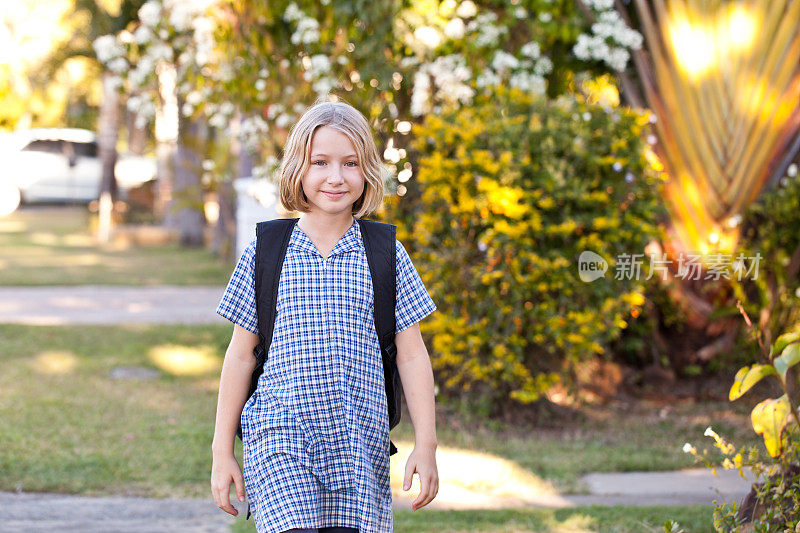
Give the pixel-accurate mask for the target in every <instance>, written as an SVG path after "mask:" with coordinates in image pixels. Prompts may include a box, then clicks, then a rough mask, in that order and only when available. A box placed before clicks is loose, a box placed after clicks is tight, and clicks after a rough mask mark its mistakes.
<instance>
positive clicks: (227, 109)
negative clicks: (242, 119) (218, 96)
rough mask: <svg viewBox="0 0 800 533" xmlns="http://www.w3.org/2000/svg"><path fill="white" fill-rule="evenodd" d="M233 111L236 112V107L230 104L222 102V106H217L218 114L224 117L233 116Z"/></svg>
mask: <svg viewBox="0 0 800 533" xmlns="http://www.w3.org/2000/svg"><path fill="white" fill-rule="evenodd" d="M234 111H236V106H235V105H233V104H232V103H231V102H222V104H221V105H220V106H219V112H220V113H221V114H223V115H225V116H226V117H230V116H231V115H233V113H234Z"/></svg>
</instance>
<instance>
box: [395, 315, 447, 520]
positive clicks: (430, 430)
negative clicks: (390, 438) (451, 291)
mask: <svg viewBox="0 0 800 533" xmlns="http://www.w3.org/2000/svg"><path fill="white" fill-rule="evenodd" d="M395 346H397V370H398V371H399V372H400V381H402V383H403V393H404V394H405V397H406V403H407V404H408V412H409V414H410V415H411V423H412V424H413V426H414V451H412V452H411V455H410V456H409V457H408V462H407V463H406V470H405V477H404V479H403V490H408V489H410V488H411V478H412V477H413V475H414V472H415V471H416V472H417V474H418V475H419V481H420V493H419V496H418V497H417V499H416V500H414V503H413V504H412V508H413V509H414V510H415V511H416V510H417V509H419V508H420V507H423V506H425V505H427V504H428V503H429V502H430V501H431V500H433V498H434V497H436V494H437V493H438V492H439V473H438V470H437V468H436V447H437V446H438V442H437V439H436V410H435V401H434V393H433V369H432V368H431V360H430V357H429V356H428V350H427V349H426V348H425V342H424V341H423V340H422V334H421V333H420V329H419V323H418V322H417V323H415V324H414V325H412V326H410V327H408V328H406V329H404V330H403V331H401V332H400V333H398V334H397V335H396V336H395Z"/></svg>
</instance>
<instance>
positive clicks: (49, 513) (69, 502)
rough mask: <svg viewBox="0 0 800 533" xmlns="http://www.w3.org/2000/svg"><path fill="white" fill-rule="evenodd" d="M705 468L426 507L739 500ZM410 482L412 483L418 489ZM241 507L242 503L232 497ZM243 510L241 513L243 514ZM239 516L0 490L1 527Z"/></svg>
mask: <svg viewBox="0 0 800 533" xmlns="http://www.w3.org/2000/svg"><path fill="white" fill-rule="evenodd" d="M718 474H719V477H714V476H713V475H712V474H711V472H710V471H709V470H707V469H703V468H698V469H688V470H682V471H677V472H630V473H614V474H590V475H588V476H585V477H584V478H583V481H584V482H585V484H586V486H587V487H588V489H589V494H580V495H554V494H549V493H542V494H519V495H518V497H516V498H491V497H487V495H486V494H484V493H482V492H481V491H479V490H470V489H462V490H454V489H453V488H452V486H451V487H445V485H444V484H443V485H442V488H440V490H439V494H438V495H437V497H436V499H435V500H434V501H433V502H431V503H430V504H429V505H428V506H427V508H429V509H439V510H444V509H461V510H464V509H497V508H510V507H576V506H584V505H636V506H643V505H697V504H711V503H712V502H713V501H714V500H715V499H716V500H719V501H726V502H728V501H732V500H738V501H741V499H742V497H743V496H744V495H745V494H746V493H747V492H748V491H749V484H748V482H747V481H745V480H744V479H742V478H741V477H740V476H739V474H738V473H736V472H733V471H724V470H719V471H718ZM417 488H418V487H417V486H416V484H415V486H414V487H413V489H417ZM413 489H412V491H410V492H412V493H411V494H408V493H405V494H402V495H395V496H394V497H393V502H394V508H395V509H410V508H411V502H412V500H413V499H414V498H416V495H417V494H416V490H413ZM233 503H234V505H235V506H236V508H237V509H239V512H240V513H244V512H246V509H247V504H246V503H245V504H243V503H239V502H233ZM240 516H244V515H242V514H240ZM235 521H236V518H234V517H232V516H230V515H227V514H225V513H223V512H222V511H220V510H219V509H218V508H217V507H216V506H215V505H214V503H213V501H211V499H210V497H209V499H207V500H205V499H156V498H124V497H102V498H97V497H86V496H72V495H61V494H36V493H21V494H17V493H11V492H0V532H12V531H13V532H17V531H25V532H31V533H39V532H45V531H48V532H49V531H81V532H84V533H101V532H103V533H105V532H109V531H115V532H120V533H133V532H136V533H168V532H169V533H172V532H178V531H180V532H187V533H212V532H214V533H215V532H228V531H230V526H231V525H232V524H233V523H234V522H235Z"/></svg>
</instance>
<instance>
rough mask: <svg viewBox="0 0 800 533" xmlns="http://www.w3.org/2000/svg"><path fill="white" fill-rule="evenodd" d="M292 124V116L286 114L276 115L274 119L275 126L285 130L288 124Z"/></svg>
mask: <svg viewBox="0 0 800 533" xmlns="http://www.w3.org/2000/svg"><path fill="white" fill-rule="evenodd" d="M291 123H292V116H291V115H289V114H287V113H281V114H280V115H278V118H276V119H275V125H276V126H278V127H279V128H285V127H286V126H288V125H289V124H291Z"/></svg>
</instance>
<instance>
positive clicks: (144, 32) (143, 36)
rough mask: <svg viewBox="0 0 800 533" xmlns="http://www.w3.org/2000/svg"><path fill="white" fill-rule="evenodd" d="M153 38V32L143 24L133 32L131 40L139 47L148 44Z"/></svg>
mask: <svg viewBox="0 0 800 533" xmlns="http://www.w3.org/2000/svg"><path fill="white" fill-rule="evenodd" d="M154 37H155V34H154V33H153V30H151V29H150V28H149V27H148V26H145V25H144V24H142V25H141V26H139V27H138V28H136V31H134V32H133V39H134V40H135V41H136V43H137V44H140V45H141V44H147V43H149V42H150V41H152V40H153V38H154Z"/></svg>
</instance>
